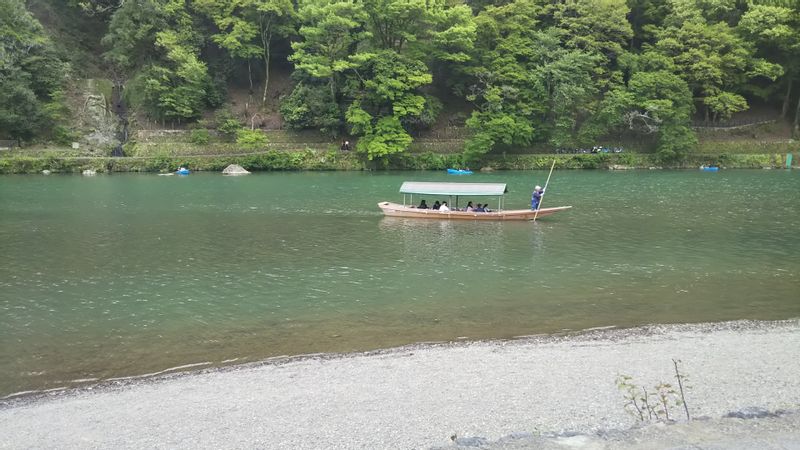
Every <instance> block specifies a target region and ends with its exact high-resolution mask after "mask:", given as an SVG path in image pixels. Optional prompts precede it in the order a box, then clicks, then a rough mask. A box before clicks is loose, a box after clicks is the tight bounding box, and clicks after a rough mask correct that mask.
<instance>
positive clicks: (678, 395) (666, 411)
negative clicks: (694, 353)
mask: <svg viewBox="0 0 800 450" xmlns="http://www.w3.org/2000/svg"><path fill="white" fill-rule="evenodd" d="M679 362H680V360H674V359H673V360H672V363H673V365H674V367H675V378H676V379H677V380H678V390H677V391H676V390H675V387H674V386H673V385H672V384H670V383H666V382H664V381H660V382H659V383H658V384H657V385H656V386H655V387H654V388H653V391H652V392H649V391H648V390H647V388H646V387H644V386H640V385H637V384H636V383H634V381H633V377H631V376H630V375H624V374H620V375H617V380H616V384H617V389H619V390H620V391H622V395H623V398H624V399H625V410H626V411H628V413H630V414H631V415H632V416H633V417H635V418H637V419H639V421H641V422H644V421H659V420H673V419H672V417H671V416H670V408H671V407H679V406H683V410H684V412H685V413H686V420H691V417H690V416H689V408H688V407H687V406H686V397H685V394H684V386H685V382H686V381H687V377H686V375H684V374H682V373H681V372H680V370H679V368H678V363H679Z"/></svg>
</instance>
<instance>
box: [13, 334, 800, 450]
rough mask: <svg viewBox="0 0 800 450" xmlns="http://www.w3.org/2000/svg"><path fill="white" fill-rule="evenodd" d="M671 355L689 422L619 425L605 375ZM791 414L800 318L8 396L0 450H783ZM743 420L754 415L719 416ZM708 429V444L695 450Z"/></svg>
mask: <svg viewBox="0 0 800 450" xmlns="http://www.w3.org/2000/svg"><path fill="white" fill-rule="evenodd" d="M672 359H676V360H680V366H679V367H680V371H681V373H682V374H684V375H686V376H688V384H689V387H688V389H687V390H686V403H687V405H688V408H689V412H690V414H691V415H692V418H693V419H695V418H699V419H700V420H693V421H691V422H688V423H685V422H686V417H685V413H684V411H683V409H682V407H680V408H679V407H674V408H673V409H672V417H673V418H675V419H677V420H678V423H677V424H675V425H668V426H665V425H660V424H647V426H645V427H643V428H641V427H636V428H633V429H632V428H631V427H634V426H637V425H638V421H637V420H635V419H634V417H633V416H632V415H631V414H629V413H627V412H626V410H625V408H624V405H625V400H624V398H623V393H622V391H620V389H618V387H617V386H616V384H615V381H616V379H617V376H618V375H620V374H624V375H628V376H630V377H632V382H633V383H635V384H636V385H637V386H641V387H645V388H647V389H651V388H652V387H654V386H656V385H657V384H658V383H659V382H660V381H665V382H670V383H674V381H675V371H674V367H673V362H672ZM753 408H758V409H753ZM798 409H800V320H789V321H779V322H757V321H737V322H724V323H715V324H698V325H653V326H646V327H640V328H634V329H625V330H615V329H612V330H595V331H587V332H583V333H579V334H571V335H557V336H534V337H527V338H521V339H516V340H511V341H487V342H464V343H452V344H425V345H414V346H408V347H402V348H397V349H390V350H383V351H377V352H368V353H359V354H344V355H311V356H304V357H297V358H284V359H273V360H270V361H266V362H263V363H259V364H250V365H245V366H239V367H234V368H225V369H220V370H216V371H202V372H194V373H182V374H174V375H171V376H161V377H157V378H147V379H140V380H136V381H131V382H126V383H119V382H118V383H113V384H112V383H108V384H105V385H98V386H95V387H93V388H84V389H80V390H74V391H69V392H58V393H53V394H50V395H40V396H33V397H27V398H21V399H9V400H5V401H3V402H0V435H2V439H0V448H14V449H17V448H37V449H40V448H59V449H64V448H280V449H283V448H286V449H317V448H320V449H321V448H348V449H349V448H365V449H382V448H456V447H470V446H473V447H474V446H483V447H488V448H538V447H547V445H551V444H552V445H554V447H547V448H563V447H560V446H561V445H562V444H563V445H564V446H565V447H578V448H672V447H681V446H687V445H695V447H692V448H725V447H726V445H724V444H720V443H721V442H723V441H722V439H723V437H722V436H729V437H731V436H736V435H737V434H736V433H737V432H738V433H741V434H742V435H743V436H749V437H751V439H755V440H754V441H752V442H755V443H759V442H760V443H764V444H765V447H767V448H769V445H768V443H769V442H775V443H777V444H776V445H777V447H773V448H797V447H798V446H800V430H798V424H800V420H798V414H797V413H796V411H797V410H798ZM742 411H745V412H747V411H759V414H755V415H759V416H766V417H763V418H759V419H750V420H744V419H741V418H735V417H734V418H725V419H723V416H725V415H726V414H729V413H731V412H734V413H737V412H742ZM781 411H785V412H781ZM767 412H778V415H772V414H767ZM734 415H735V414H734ZM704 417H705V418H706V419H704ZM757 421H762V422H757ZM737 423H739V424H741V425H736V424H737ZM753 423H763V424H769V426H766V425H765V426H761V427H758V426H755V428H754V426H753V425H752V424H753ZM720 427H721V428H720ZM725 427H728V428H729V429H728V431H727V434H725V432H723V431H719V430H721V429H724V428H725ZM748 427H749V428H748ZM709 429H711V430H717V432H718V434H719V433H721V434H719V436H720V438H719V439H718V440H717V441H713V440H708V441H704V442H706V443H707V445H706V446H703V445H699V446H698V445H696V444H697V442H696V439H699V437H698V435H703V436H706V437H708V436H709V435H713V432H711V431H709ZM748 429H750V431H747V430H748ZM614 430H621V431H614ZM648 430H650V431H648ZM663 430H672V431H671V432H665V431H663ZM684 430H686V431H684ZM692 430H700V431H696V432H694V434H693V433H692ZM737 430H738V431H737ZM754 430H755V431H754ZM758 430H761V432H762V433H763V439H760V438H759V434H758V432H757V431H758ZM615 433H617V434H615ZM619 433H623V434H619ZM624 433H627V434H624ZM670 433H671V434H670ZM620 436H623V437H620ZM693 436H694V437H693ZM517 438H519V439H517ZM509 439H510V440H509ZM537 439H549V440H548V441H547V442H548V444H547V445H545V444H544V443H543V441H537ZM626 439H629V440H627V441H626ZM648 439H652V441H650V444H654V447H653V446H648V445H643V444H646V443H647V442H648ZM659 439H661V440H659ZM512 441H514V442H512ZM537 442H538V443H537ZM714 442H716V443H714ZM731 442H736V443H738V444H742V443H743V442H746V441H743V440H741V439H736V438H734V440H732V441H731ZM659 443H660V444H659ZM737 448H748V446H745V447H737Z"/></svg>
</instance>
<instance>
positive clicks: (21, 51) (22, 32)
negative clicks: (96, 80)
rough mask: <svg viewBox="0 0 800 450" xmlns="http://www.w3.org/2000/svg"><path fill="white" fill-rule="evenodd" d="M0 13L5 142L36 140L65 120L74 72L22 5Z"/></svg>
mask: <svg viewBox="0 0 800 450" xmlns="http://www.w3.org/2000/svg"><path fill="white" fill-rule="evenodd" d="M0 11H2V13H0V36H2V38H0V139H9V138H10V139H16V140H31V139H33V138H34V137H36V136H37V135H40V134H43V131H42V130H48V129H50V128H51V127H52V126H53V125H54V124H55V123H57V122H58V121H59V120H60V119H63V118H64V117H63V111H64V105H63V101H64V99H63V95H62V87H63V85H64V81H65V75H66V72H67V70H68V66H67V65H66V64H65V63H64V62H63V61H62V60H61V59H60V58H59V57H58V56H57V55H56V52H55V49H54V47H53V44H52V43H51V41H50V40H49V39H48V37H47V36H46V35H45V32H44V29H43V28H42V25H41V24H40V23H39V22H38V21H37V20H36V19H35V18H34V17H33V16H32V15H31V14H30V13H29V12H28V11H27V10H26V9H25V5H24V3H23V2H22V1H21V0H0Z"/></svg>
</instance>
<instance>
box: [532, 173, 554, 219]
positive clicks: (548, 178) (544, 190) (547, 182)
mask: <svg viewBox="0 0 800 450" xmlns="http://www.w3.org/2000/svg"><path fill="white" fill-rule="evenodd" d="M555 168H556V159H555V158H553V165H552V166H550V173H549V174H548V175H547V181H545V183H544V189H542V192H547V185H548V184H549V183H550V177H551V176H553V169H555ZM542 200H544V199H543V198H542V199H539V207H538V208H536V212H535V213H534V214H533V221H534V222H536V216H538V215H539V210H540V209H541V208H542Z"/></svg>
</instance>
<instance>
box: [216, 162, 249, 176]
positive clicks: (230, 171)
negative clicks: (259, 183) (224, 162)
mask: <svg viewBox="0 0 800 450" xmlns="http://www.w3.org/2000/svg"><path fill="white" fill-rule="evenodd" d="M222 173H223V175H247V174H248V173H250V172H248V171H247V170H246V169H245V168H244V167H242V166H240V165H238V164H231V165H229V166H228V167H226V168H225V170H223V171H222Z"/></svg>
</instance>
